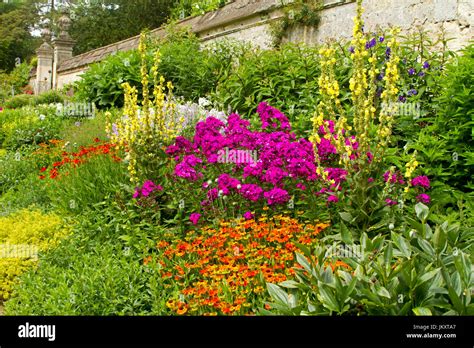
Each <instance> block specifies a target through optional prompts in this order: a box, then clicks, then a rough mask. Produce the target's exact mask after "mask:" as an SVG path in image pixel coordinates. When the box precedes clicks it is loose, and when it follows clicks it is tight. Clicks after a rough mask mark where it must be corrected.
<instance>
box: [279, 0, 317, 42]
mask: <svg viewBox="0 0 474 348" xmlns="http://www.w3.org/2000/svg"><path fill="white" fill-rule="evenodd" d="M282 3H287V2H286V1H282ZM321 8H322V1H321V0H309V1H308V0H296V1H292V2H290V3H289V4H287V5H286V6H284V7H283V17H282V18H280V19H278V20H277V21H274V22H272V23H271V24H270V29H271V34H272V36H273V45H274V46H275V47H278V46H280V45H281V43H282V41H283V39H284V38H285V36H286V35H287V34H288V31H289V30H291V29H294V28H296V27H298V26H308V27H317V26H318V25H319V21H320V17H319V11H320V10H321Z"/></svg>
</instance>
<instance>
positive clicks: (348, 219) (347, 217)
mask: <svg viewBox="0 0 474 348" xmlns="http://www.w3.org/2000/svg"><path fill="white" fill-rule="evenodd" d="M339 215H340V216H341V219H342V220H344V221H346V222H351V221H352V219H353V217H352V215H351V214H350V213H348V212H340V213H339Z"/></svg>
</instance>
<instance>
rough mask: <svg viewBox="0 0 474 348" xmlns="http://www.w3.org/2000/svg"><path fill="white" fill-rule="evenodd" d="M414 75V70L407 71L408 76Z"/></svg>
mask: <svg viewBox="0 0 474 348" xmlns="http://www.w3.org/2000/svg"><path fill="white" fill-rule="evenodd" d="M415 74H416V70H415V69H413V68H410V69H408V75H410V76H413V75H415Z"/></svg>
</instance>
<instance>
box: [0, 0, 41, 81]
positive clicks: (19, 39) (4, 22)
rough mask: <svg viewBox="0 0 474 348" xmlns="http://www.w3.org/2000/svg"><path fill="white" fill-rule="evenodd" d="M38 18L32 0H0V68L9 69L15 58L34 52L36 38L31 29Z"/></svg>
mask: <svg viewBox="0 0 474 348" xmlns="http://www.w3.org/2000/svg"><path fill="white" fill-rule="evenodd" d="M38 20H39V15H38V12H37V10H36V7H35V1H34V0H25V1H21V0H15V1H14V0H10V1H8V2H0V70H4V71H7V72H8V71H11V70H12V69H13V68H14V67H15V63H16V58H20V59H21V61H25V60H27V59H29V58H30V57H31V56H32V55H33V54H34V52H35V49H36V47H37V45H38V40H37V38H35V37H33V35H32V33H31V31H32V29H33V27H34V26H35V24H36V23H37V22H38Z"/></svg>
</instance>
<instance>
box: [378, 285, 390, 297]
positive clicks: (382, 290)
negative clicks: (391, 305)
mask: <svg viewBox="0 0 474 348" xmlns="http://www.w3.org/2000/svg"><path fill="white" fill-rule="evenodd" d="M377 295H379V296H382V297H386V298H389V299H390V298H392V297H391V296H390V293H389V292H388V290H387V289H385V288H384V287H383V286H381V287H380V288H379V289H378V290H377Z"/></svg>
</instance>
